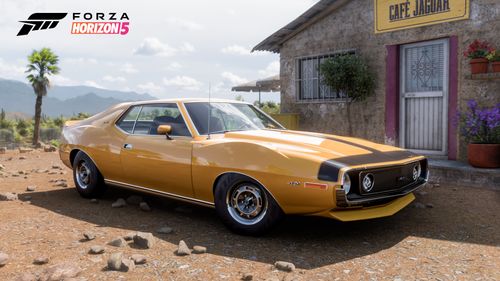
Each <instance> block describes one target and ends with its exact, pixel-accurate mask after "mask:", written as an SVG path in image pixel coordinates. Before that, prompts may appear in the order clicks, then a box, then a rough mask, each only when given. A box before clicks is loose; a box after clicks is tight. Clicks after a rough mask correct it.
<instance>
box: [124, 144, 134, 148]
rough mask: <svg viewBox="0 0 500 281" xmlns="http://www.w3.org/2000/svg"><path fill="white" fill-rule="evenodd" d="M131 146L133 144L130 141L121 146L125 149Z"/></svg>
mask: <svg viewBox="0 0 500 281" xmlns="http://www.w3.org/2000/svg"><path fill="white" fill-rule="evenodd" d="M132 147H133V146H132V145H131V144H130V143H126V144H124V145H123V148H125V149H132Z"/></svg>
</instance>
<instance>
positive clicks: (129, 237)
mask: <svg viewBox="0 0 500 281" xmlns="http://www.w3.org/2000/svg"><path fill="white" fill-rule="evenodd" d="M136 234H137V232H129V233H127V234H125V235H124V236H123V239H125V241H132V240H134V236H135V235H136Z"/></svg>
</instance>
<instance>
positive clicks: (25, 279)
mask: <svg viewBox="0 0 500 281" xmlns="http://www.w3.org/2000/svg"><path fill="white" fill-rule="evenodd" d="M16 281H38V277H37V276H36V275H35V274H33V273H28V272H25V273H23V274H21V275H19V276H17V278H16Z"/></svg>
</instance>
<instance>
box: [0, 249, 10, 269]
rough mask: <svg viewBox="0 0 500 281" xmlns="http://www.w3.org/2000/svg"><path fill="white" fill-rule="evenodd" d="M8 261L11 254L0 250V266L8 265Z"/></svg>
mask: <svg viewBox="0 0 500 281" xmlns="http://www.w3.org/2000/svg"><path fill="white" fill-rule="evenodd" d="M8 261H9V255H7V254H6V253H2V252H0V267H2V266H4V265H6V264H7V262H8Z"/></svg>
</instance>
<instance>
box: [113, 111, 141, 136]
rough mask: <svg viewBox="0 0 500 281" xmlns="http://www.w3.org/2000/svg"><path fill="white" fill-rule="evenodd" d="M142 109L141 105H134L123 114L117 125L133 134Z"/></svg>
mask: <svg viewBox="0 0 500 281" xmlns="http://www.w3.org/2000/svg"><path fill="white" fill-rule="evenodd" d="M140 111H141V107H140V106H134V107H132V108H130V109H129V110H128V111H127V112H126V113H125V114H124V115H123V116H122V118H120V120H118V122H117V123H116V126H118V127H119V128H120V129H122V130H124V131H125V132H127V133H129V134H131V133H132V132H133V130H134V124H135V120H137V117H138V116H139V112H140Z"/></svg>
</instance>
